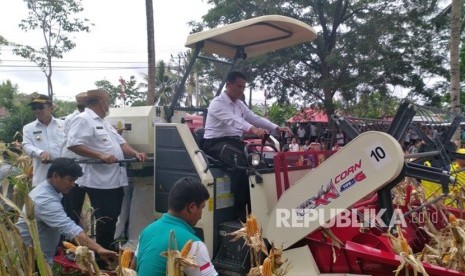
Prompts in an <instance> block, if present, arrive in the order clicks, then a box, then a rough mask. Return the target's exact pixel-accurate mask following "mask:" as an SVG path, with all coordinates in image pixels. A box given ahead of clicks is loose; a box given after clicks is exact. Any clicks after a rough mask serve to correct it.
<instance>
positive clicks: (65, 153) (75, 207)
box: [61, 92, 87, 225]
mask: <svg viewBox="0 0 465 276" xmlns="http://www.w3.org/2000/svg"><path fill="white" fill-rule="evenodd" d="M75 98H76V110H74V112H73V113H71V114H69V115H68V116H66V118H65V123H64V127H63V132H64V133H65V139H66V137H67V136H68V132H69V128H70V125H71V122H72V121H73V120H74V119H75V118H76V117H77V116H78V115H79V114H81V113H82V112H84V110H85V108H86V101H87V92H81V93H78V94H77V95H76V96H75ZM61 156H62V157H67V158H73V159H79V155H77V154H75V153H74V152H72V151H70V150H69V149H67V148H66V140H65V142H64V143H63V146H62V149H61ZM85 196H86V192H85V191H84V189H83V188H80V187H79V185H77V184H76V185H75V186H74V188H73V189H71V191H69V193H67V194H64V195H63V199H62V201H61V202H62V203H63V207H64V209H65V212H66V214H67V215H68V216H69V217H70V218H71V219H72V220H73V221H74V222H75V223H76V224H78V225H80V222H81V211H82V205H83V203H84V199H85Z"/></svg>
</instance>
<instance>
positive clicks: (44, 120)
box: [23, 94, 65, 187]
mask: <svg viewBox="0 0 465 276" xmlns="http://www.w3.org/2000/svg"><path fill="white" fill-rule="evenodd" d="M29 106H30V107H31V109H32V112H33V113H34V116H35V117H36V118H37V119H36V120H35V121H33V122H32V123H29V124H27V125H25V126H24V127H23V149H24V152H25V153H26V154H27V155H29V156H30V157H31V158H32V160H33V161H32V166H33V169H34V174H33V176H32V185H33V186H34V187H35V186H37V185H39V183H41V182H42V181H44V180H45V179H46V178H47V170H48V168H49V167H50V165H49V162H50V161H51V160H52V159H55V158H58V157H60V154H61V153H60V151H61V146H62V145H63V142H64V141H65V135H64V132H63V124H64V122H63V120H60V119H56V118H55V117H53V116H52V111H53V104H52V100H51V99H50V98H49V97H47V96H46V95H42V94H37V95H34V96H33V97H32V100H31V102H30V103H29Z"/></svg>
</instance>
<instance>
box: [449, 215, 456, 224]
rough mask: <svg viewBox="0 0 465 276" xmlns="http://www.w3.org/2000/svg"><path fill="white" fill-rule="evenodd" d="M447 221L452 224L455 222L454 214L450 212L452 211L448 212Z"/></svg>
mask: <svg viewBox="0 0 465 276" xmlns="http://www.w3.org/2000/svg"><path fill="white" fill-rule="evenodd" d="M449 223H450V224H452V225H456V224H457V217H456V216H454V214H452V213H449Z"/></svg>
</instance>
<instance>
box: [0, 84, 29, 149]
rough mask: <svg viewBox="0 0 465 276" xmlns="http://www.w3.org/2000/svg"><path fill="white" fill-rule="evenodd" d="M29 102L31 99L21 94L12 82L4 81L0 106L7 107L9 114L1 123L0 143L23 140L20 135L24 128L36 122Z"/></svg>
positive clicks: (0, 94) (1, 87) (0, 92)
mask: <svg viewBox="0 0 465 276" xmlns="http://www.w3.org/2000/svg"><path fill="white" fill-rule="evenodd" d="M29 102H30V98H29V97H27V96H24V95H22V94H19V93H18V86H17V85H13V84H12V83H11V81H9V80H8V81H3V82H2V83H1V84H0V106H3V107H5V108H6V109H7V111H8V114H9V115H8V116H7V117H5V118H3V119H1V121H0V124H1V127H0V141H4V142H6V143H10V142H12V141H14V140H22V136H21V135H20V134H21V132H22V129H23V126H24V125H25V124H27V123H29V122H31V121H33V120H34V115H33V114H32V111H31V109H30V107H29V105H28V103H29ZM18 133H19V135H18Z"/></svg>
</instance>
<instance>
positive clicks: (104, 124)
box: [66, 90, 147, 249]
mask: <svg viewBox="0 0 465 276" xmlns="http://www.w3.org/2000/svg"><path fill="white" fill-rule="evenodd" d="M109 108H110V98H109V95H108V92H106V91H104V90H89V91H87V108H86V109H85V110H84V112H82V113H80V114H79V115H78V116H76V118H75V119H74V120H72V122H71V125H70V129H69V133H68V140H67V144H66V147H67V148H68V149H69V150H71V151H73V152H74V153H76V154H78V155H80V156H81V158H91V159H99V160H102V161H103V162H104V164H83V165H82V168H83V172H84V175H83V176H82V177H80V178H79V179H78V180H76V183H77V184H79V187H83V188H84V190H85V192H86V193H87V194H88V195H89V199H90V201H91V204H92V207H93V208H94V210H95V213H94V215H95V217H96V220H97V226H96V240H97V243H99V244H101V245H102V246H103V247H105V248H107V249H111V246H114V235H115V227H116V221H117V219H118V216H119V214H120V211H121V204H122V200H123V186H127V185H128V179H127V175H126V169H125V168H124V167H121V166H120V165H119V164H118V163H115V162H116V161H117V160H121V159H124V157H125V156H128V157H135V158H137V159H138V160H140V161H145V160H146V159H147V155H146V154H145V153H142V152H137V151H136V150H135V149H133V148H132V147H131V146H130V145H129V144H128V143H127V142H126V140H124V138H123V137H121V135H119V134H118V132H117V131H116V129H115V128H114V127H113V126H112V125H111V124H110V123H109V122H108V121H107V120H105V119H104V118H105V117H106V116H107V114H108V112H109Z"/></svg>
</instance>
